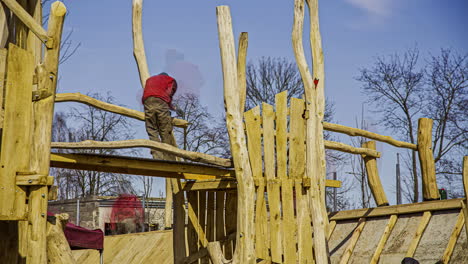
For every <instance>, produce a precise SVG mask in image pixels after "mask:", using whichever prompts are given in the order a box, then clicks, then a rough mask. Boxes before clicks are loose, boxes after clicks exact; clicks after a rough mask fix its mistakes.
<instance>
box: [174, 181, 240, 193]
mask: <svg viewBox="0 0 468 264" xmlns="http://www.w3.org/2000/svg"><path fill="white" fill-rule="evenodd" d="M236 188H237V183H236V181H235V180H234V179H216V180H198V181H188V182H184V183H182V190H183V191H201V190H225V189H226V190H227V189H236Z"/></svg>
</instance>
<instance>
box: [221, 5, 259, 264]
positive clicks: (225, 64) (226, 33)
mask: <svg viewBox="0 0 468 264" xmlns="http://www.w3.org/2000/svg"><path fill="white" fill-rule="evenodd" d="M216 11H217V21H218V36H219V46H220V53H221V64H222V68H223V80H224V102H225V108H226V125H227V128H228V133H229V142H230V146H231V153H232V157H233V160H234V167H235V170H236V178H237V182H238V184H239V187H238V200H237V201H238V203H237V206H238V213H237V238H236V241H237V242H236V251H235V253H234V257H233V263H243V264H244V263H245V264H250V263H255V260H256V258H255V247H254V239H255V237H254V236H255V226H254V224H253V223H254V205H255V203H254V196H255V186H254V183H253V177H252V170H251V168H250V164H249V157H248V152H247V144H246V139H245V134H244V124H243V122H242V115H241V112H240V111H239V109H240V106H239V102H240V101H243V99H241V100H239V96H240V92H239V85H238V80H237V70H236V69H237V67H236V55H235V53H236V52H235V44H234V35H233V32H232V21H231V14H230V10H229V7H228V6H218V7H217V8H216Z"/></svg>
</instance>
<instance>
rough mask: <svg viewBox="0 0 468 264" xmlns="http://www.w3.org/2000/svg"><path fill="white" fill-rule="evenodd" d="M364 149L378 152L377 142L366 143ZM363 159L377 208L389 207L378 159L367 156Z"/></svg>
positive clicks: (363, 145)
mask: <svg viewBox="0 0 468 264" xmlns="http://www.w3.org/2000/svg"><path fill="white" fill-rule="evenodd" d="M362 147H363V148H367V149H372V150H376V147H375V141H368V142H364V143H363V144H362ZM362 158H363V159H364V164H365V165H366V172H367V180H368V183H369V188H370V189H371V191H372V195H373V196H374V200H375V204H376V205H377V206H387V205H388V204H389V203H388V200H387V196H386V195H385V191H384V189H383V186H382V182H381V181H380V177H379V171H378V169H377V160H376V158H374V157H369V156H366V155H363V157H362Z"/></svg>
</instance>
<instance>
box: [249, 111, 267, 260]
mask: <svg viewBox="0 0 468 264" xmlns="http://www.w3.org/2000/svg"><path fill="white" fill-rule="evenodd" d="M244 119H245V128H246V131H247V138H248V141H247V145H248V152H249V160H250V167H251V168H252V175H253V178H254V179H255V181H258V182H259V184H258V187H257V193H256V200H255V203H256V205H255V255H256V257H258V258H261V259H267V258H270V256H269V253H268V249H269V248H270V244H269V241H270V239H269V234H270V233H269V232H268V219H267V209H266V202H265V186H266V179H265V178H264V177H263V160H262V156H263V154H262V132H261V123H262V118H261V116H260V106H256V107H254V108H252V109H250V110H249V111H247V112H245V113H244Z"/></svg>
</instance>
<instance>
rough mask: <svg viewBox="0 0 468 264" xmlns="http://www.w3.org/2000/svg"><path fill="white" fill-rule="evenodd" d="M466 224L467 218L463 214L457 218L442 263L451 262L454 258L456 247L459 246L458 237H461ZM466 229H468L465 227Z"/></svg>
mask: <svg viewBox="0 0 468 264" xmlns="http://www.w3.org/2000/svg"><path fill="white" fill-rule="evenodd" d="M464 222H465V217H464V215H463V212H460V214H458V217H457V222H456V223H455V226H454V227H453V230H452V234H451V235H450V238H449V241H448V243H447V247H446V248H445V251H444V255H443V256H442V261H443V263H444V264H447V263H449V262H450V258H451V257H452V254H453V250H454V249H455V245H456V244H457V240H458V237H459V236H460V233H461V230H462V228H463V225H464ZM465 228H466V227H465Z"/></svg>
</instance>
